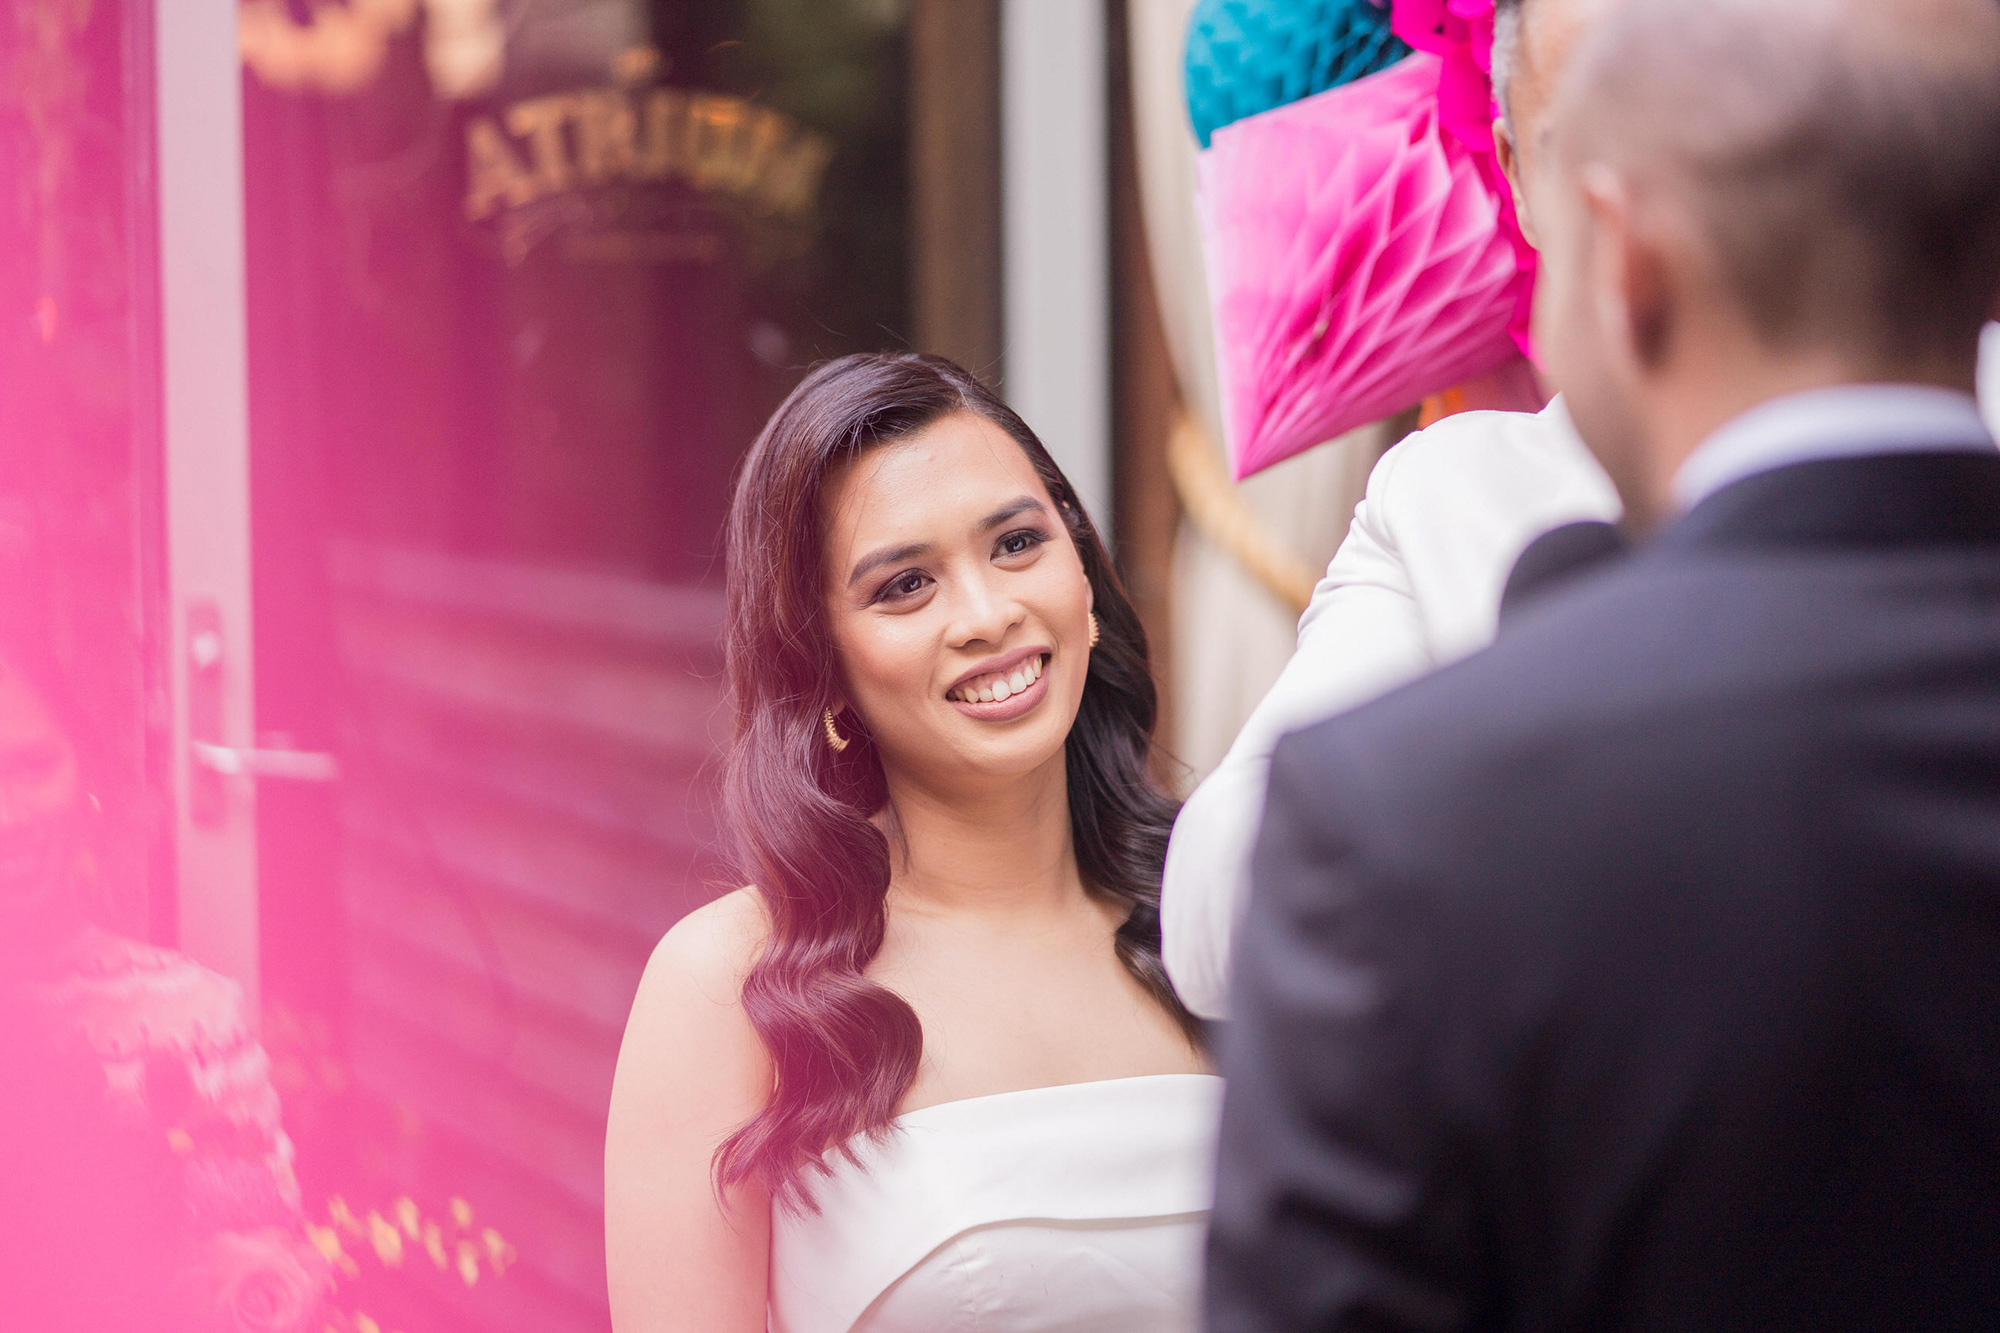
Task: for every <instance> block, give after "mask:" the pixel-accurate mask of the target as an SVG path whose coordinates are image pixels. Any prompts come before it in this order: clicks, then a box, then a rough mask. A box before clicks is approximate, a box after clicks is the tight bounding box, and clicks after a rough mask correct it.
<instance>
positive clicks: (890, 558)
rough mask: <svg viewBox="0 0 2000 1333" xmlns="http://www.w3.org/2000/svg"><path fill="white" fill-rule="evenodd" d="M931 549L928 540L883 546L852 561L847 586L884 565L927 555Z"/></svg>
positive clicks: (896, 563)
mask: <svg viewBox="0 0 2000 1333" xmlns="http://www.w3.org/2000/svg"><path fill="white" fill-rule="evenodd" d="M933 549H935V548H933V547H932V546H931V544H930V543H929V542H914V543H912V544H910V545H908V546H890V547H885V548H884V549H882V550H880V551H876V552H874V553H873V554H871V555H864V556H862V557H861V559H859V560H857V561H855V562H854V572H853V573H851V574H849V575H848V576H847V586H848V587H850V588H852V587H853V586H854V585H855V584H857V583H859V582H861V580H862V579H864V578H866V577H867V576H868V575H869V574H872V573H873V572H875V571H876V570H878V569H880V568H881V567H882V566H884V565H900V564H901V563H903V561H905V560H915V559H916V558H917V557H918V556H924V555H929V554H930V553H931V551H932V550H933Z"/></svg>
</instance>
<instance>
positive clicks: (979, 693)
mask: <svg viewBox="0 0 2000 1333" xmlns="http://www.w3.org/2000/svg"><path fill="white" fill-rule="evenodd" d="M1046 660H1047V659H1046V658H1045V657H1031V658H1029V659H1028V660H1027V661H1026V662H1023V663H1022V664H1021V665H1020V666H1017V667H1015V668H1014V669H1013V670H1012V671H1010V672H1007V673H1005V674H1001V673H999V672H995V673H994V674H993V675H990V676H981V677H980V678H979V679H977V680H974V681H969V682H967V683H966V684H964V685H961V686H959V687H958V688H957V689H955V690H953V691H952V692H951V693H950V694H947V695H946V696H945V697H946V698H947V699H950V700H952V701H953V702H955V703H962V704H997V703H1000V702H1001V701H1003V700H1006V699H1011V698H1013V697H1014V696H1015V695H1017V694H1019V693H1020V692H1021V691H1022V690H1025V689H1027V688H1028V687H1029V686H1030V685H1032V684H1034V683H1035V682H1036V681H1038V680H1040V679H1041V678H1042V663H1043V662H1044V661H1046Z"/></svg>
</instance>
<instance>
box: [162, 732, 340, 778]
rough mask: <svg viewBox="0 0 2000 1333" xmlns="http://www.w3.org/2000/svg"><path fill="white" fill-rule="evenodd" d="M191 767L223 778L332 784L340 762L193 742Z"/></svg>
mask: <svg viewBox="0 0 2000 1333" xmlns="http://www.w3.org/2000/svg"><path fill="white" fill-rule="evenodd" d="M188 749H189V750H191V751H192V752H193V753H194V761H195V763H197V764H199V765H201V766H202V767H203V768H205V769H207V770H208V771H209V772H211V773H215V774H219V775H220V776H222V777H226V778H277V779H279V780H281V781H284V782H335V781H338V780H339V778H340V761H339V760H338V759H336V758H334V757H333V756H332V755H330V754H326V753H324V752H323V751H319V750H246V749H239V748H237V747H236V746H233V745H217V744H215V743H213V742H211V741H193V742H191V743H190V744H189V746H188Z"/></svg>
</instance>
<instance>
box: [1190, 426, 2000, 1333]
mask: <svg viewBox="0 0 2000 1333" xmlns="http://www.w3.org/2000/svg"><path fill="white" fill-rule="evenodd" d="M1254 883H1255V889H1254V891H1253V895H1252V901H1251V905H1250V908H1249V913H1248V917H1247V919H1246V921H1245V924H1244V926H1243V928H1242V932H1241V934H1240V936H1239V945H1238V955H1237V957H1238V962H1237V966H1236V969H1235V974H1234V975H1235V977H1236V985H1237V991H1236V995H1235V999H1234V1002H1233V1012H1234V1014H1235V1016H1236V1021H1235V1022H1234V1023H1233V1024H1232V1025H1231V1031H1229V1032H1228V1034H1227V1035H1226V1037H1225V1038H1224V1041H1223V1052H1222V1063H1223V1068H1224V1072H1225V1073H1226V1074H1227V1076H1228V1078H1229V1080H1230V1082H1229V1089H1228V1093H1227V1097H1226V1109H1225V1113H1224V1121H1223V1130H1222V1140H1221V1157H1220V1174H1219V1182H1218V1195H1217V1201H1216V1210H1215V1219H1214V1228H1213V1233H1212V1236H1211V1240H1210V1260H1209V1278H1210V1289H1209V1307H1210V1316H1211V1328H1212V1329H1214V1330H1216V1333H1247V1330H1253V1329H1254V1330H1274V1329H1371V1330H1392V1329H1537V1330H1540V1329H1564V1330H1569V1329H1647V1330H1663V1331H1664V1330H1675V1331H1676V1333H1679V1331H1683V1330H1685V1331H1686V1333H1711V1331H1713V1330H1731V1329H1744V1330H1751V1329H1755V1330H1800V1333H1805V1331H1807V1330H1810V1331H1811V1333H1832V1331H1836V1330H1945V1329H1981V1330H1988V1331H1989V1333H1990V1331H1991V1330H1995V1329H2000V458H1995V457H1989V456H1976V455H1965V454H1943V453H1931V454H1916V455H1905V456H1900V457H1877V458H1869V459H1859V460H1841V461H1822V462H1813V463H1804V464H1799V465H1795V466H1792V467H1787V468H1784V469H1781V470H1778V471H1774V472H1769V473H1765V474H1763V475H1761V476H1756V477H1752V478H1749V479H1747V480H1744V481H1740V482H1738V483H1736V484H1735V485H1733V486H1730V487H1728V488H1727V489H1725V490H1723V491H1721V492H1719V493H1718V494H1716V495H1714V496H1712V497H1711V498H1710V499H1708V500H1707V501H1706V502H1704V503H1703V504H1701V505H1700V506H1699V507H1697V508H1696V509H1695V510H1694V511H1693V512H1692V513H1690V514H1688V515H1686V516H1684V517H1683V518H1682V519H1680V520H1679V521H1678V522H1677V523H1676V524H1674V525H1673V526H1672V527H1670V528H1669V529H1668V530H1666V531H1665V532H1664V533H1663V534H1662V535H1661V536H1660V537H1659V538H1658V539H1657V540H1655V541H1654V542H1652V543H1651V544H1650V545H1648V546H1646V547H1644V548H1642V549H1641V550H1640V551H1638V552H1637V553H1635V554H1634V555H1632V556H1630V557H1628V558H1625V559H1622V560H1620V561H1618V562H1616V563H1615V566H1614V567H1612V568H1610V569H1609V570H1608V572H1605V573H1601V574H1599V575H1596V576H1594V577H1592V578H1589V579H1585V580H1582V581H1580V582H1579V583H1578V584H1576V585H1573V586H1572V587H1570V588H1567V589H1563V590H1560V591H1558V592H1556V593H1554V594H1552V595H1551V596H1549V597H1548V598H1547V599H1546V600H1539V601H1536V602H1535V603H1534V604H1532V605H1530V606H1529V607H1527V608H1526V612H1525V614H1524V615H1523V616H1522V617H1521V618H1520V619H1518V620H1517V621H1515V622H1513V623H1512V624H1511V625H1510V626H1509V627H1508V628H1507V629H1505V630H1503V632H1502V634H1501V636H1500V639H1499V642H1498V643H1497V644H1496V645H1495V646H1494V647H1493V648H1491V649H1489V650H1488V651H1486V652H1485V653H1482V654H1480V655H1478V656H1476V657H1474V658H1471V659H1469V660H1467V661H1465V662H1463V663H1461V664H1459V665H1458V666H1456V667H1453V668H1450V669H1448V670H1446V671H1443V672H1440V673H1439V674H1437V675H1435V676H1432V677H1430V678H1429V679H1427V680H1424V681H1420V682H1418V683H1417V684H1415V685H1413V686H1411V687H1409V688H1407V689H1405V690H1403V691H1400V692H1399V693H1397V694H1394V695H1392V696H1390V697H1388V698H1386V699H1384V700H1382V701H1380V702H1378V703H1375V704H1373V705H1370V706H1368V707H1366V708H1363V709H1360V710H1359V711H1357V712H1354V713H1351V714H1348V715H1346V716H1345V717H1342V718H1337V719H1335V720H1333V721H1331V722H1327V723H1324V724H1321V725H1319V726H1316V727H1313V728H1310V729H1308V730H1306V731H1303V732H1300V733H1298V734H1296V735H1294V736H1292V737H1289V738H1287V739H1286V740H1285V741H1284V742H1283V743H1282V744H1281V745H1280V746H1279V747H1278V750H1277V754H1276V758H1275V760H1274V763H1273V768H1272V776H1271V785H1270V797H1269V805H1268V808H1267V812H1266V815H1265V824H1264V830H1263V834H1262V839H1261V842H1260V844H1259V847H1258V851H1257V857H1256V861H1255V872H1254Z"/></svg>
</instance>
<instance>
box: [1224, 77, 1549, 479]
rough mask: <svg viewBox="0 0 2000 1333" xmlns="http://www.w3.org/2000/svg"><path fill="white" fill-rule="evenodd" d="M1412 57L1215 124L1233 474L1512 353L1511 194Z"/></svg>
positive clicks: (1515, 283)
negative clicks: (1441, 117)
mask: <svg viewBox="0 0 2000 1333" xmlns="http://www.w3.org/2000/svg"><path fill="white" fill-rule="evenodd" d="M1439 68H1440V65H1439V60H1438V58H1437V57H1436V56H1432V55H1425V54H1418V55H1413V56H1411V57H1409V58H1408V59H1407V60H1404V61H1403V62H1401V63H1400V64H1398V65H1396V66H1395V67H1393V68H1391V69H1388V70H1384V71H1383V72H1382V73H1380V74H1373V75H1370V76H1369V77H1367V78H1365V79H1360V80H1357V81H1356V82H1354V83H1350V84H1347V85H1345V86H1344V87H1340V88H1335V89H1331V90H1329V91H1327V92H1324V93H1319V94H1317V95H1315V96H1312V97H1308V98H1305V99H1304V100H1302V101H1298V102H1294V103H1292V104H1291V105H1289V106H1284V107H1279V108H1277V109H1276V110H1273V111H1267V112H1264V113H1262V114H1260V115H1256V116H1251V117H1248V118H1247V119H1244V120H1240V121H1238V122H1236V123H1235V124H1234V125H1230V126H1228V127H1226V128H1224V129H1221V130H1218V131H1217V132H1216V134H1215V138H1214V143H1213V146H1212V147H1210V148H1209V149H1208V151H1207V152H1205V153H1203V154H1202V156H1201V159H1200V163H1199V169H1198V180H1199V183H1200V200H1199V204H1200V212H1201V222H1202V240H1203V249H1204V251H1205V254H1206V256H1207V260H1208V279H1209V292H1210V300H1211V303H1212V305H1213V308H1214V312H1215V337H1216V345H1217V348H1218V359H1219V361H1220V363H1221V380H1222V397H1223V413H1224V418H1225V419H1224V428H1225V433H1226V435H1227V437H1228V445H1229V452H1230V457H1231V461H1232V463H1233V465H1234V468H1235V473H1236V476H1237V478H1238V479H1239V480H1240V479H1242V478H1243V477H1247V476H1249V475H1250V474H1251V473H1253V472H1256V471H1258V470H1260V469H1262V468H1266V467H1269V466H1271V464H1273V463H1277V462H1281V461H1283V460H1284V459H1286V458H1289V457H1291V456H1292V455H1293V454H1296V453H1299V452H1300V451H1301V450H1304V449H1309V448H1311V447H1312V446H1313V445H1316V444H1319V443H1321V442H1323V441H1326V440H1330V439H1332V438H1334V437H1335V436H1337V435H1340V434H1342V433H1344V432H1346V431H1349V430H1352V429H1354V428H1355V427H1356V426H1360V425H1364V424H1366V423H1368V422H1370V421H1376V420H1379V419H1381V418H1382V417H1385V416H1391V415H1393V414H1395V413H1397V412H1400V411H1402V410H1403V409H1405V408H1407V407H1410V406H1412V405H1413V404H1415V403H1417V402H1419V401H1421V400H1422V399H1423V398H1425V397H1426V396H1428V395H1430V394H1433V393H1437V392H1440V391H1442V390H1444V389H1448V388H1450V387H1451V386H1453V385H1455V384H1458V383H1461V382H1462V381H1465V380H1468V379H1471V378H1473V377H1475V376H1478V375H1482V374H1485V373H1487V372H1489V371H1492V370H1494V369H1496V368H1497V367H1499V366H1500V365H1502V364H1503V363H1505V362H1506V361H1508V360H1509V359H1510V358H1512V357H1514V356H1516V355H1517V354H1518V348H1517V346H1516V341H1515V338H1514V336H1513V334H1512V332H1511V331H1510V330H1511V328H1512V326H1513V324H1514V322H1515V317H1516V315H1517V312H1519V311H1520V310H1522V309H1524V308H1525V306H1526V290H1527V289H1528V288H1531V287H1532V285H1533V269H1532V267H1531V266H1529V265H1526V264H1524V263H1522V262H1521V257H1520V255H1519V253H1518V251H1517V247H1516V244H1515V241H1514V239H1513V238H1512V236H1511V235H1510V232H1511V230H1512V228H1511V225H1510V224H1511V221H1512V209H1511V200H1509V199H1506V198H1505V197H1504V196H1503V195H1502V194H1501V193H1500V191H1499V189H1498V188H1497V187H1496V186H1495V184H1494V179H1493V174H1492V173H1490V172H1489V171H1487V170H1485V169H1484V165H1483V164H1482V163H1481V162H1480V161H1479V160H1478V155H1477V154H1475V153H1474V152H1473V151H1472V150H1470V149H1468V148H1467V147H1466V146H1465V144H1464V143H1462V142H1461V141H1460V139H1459V138H1458V137H1457V136H1455V135H1452V134H1446V133H1440V130H1439V123H1438V75H1439Z"/></svg>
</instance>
